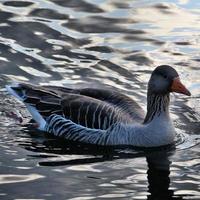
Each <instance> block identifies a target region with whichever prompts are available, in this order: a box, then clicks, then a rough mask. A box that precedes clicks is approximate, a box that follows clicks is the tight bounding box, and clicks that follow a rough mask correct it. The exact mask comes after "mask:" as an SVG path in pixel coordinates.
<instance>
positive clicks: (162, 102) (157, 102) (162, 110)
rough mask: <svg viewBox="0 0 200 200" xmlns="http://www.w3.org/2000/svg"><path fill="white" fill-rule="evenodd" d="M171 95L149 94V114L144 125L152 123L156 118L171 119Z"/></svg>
mask: <svg viewBox="0 0 200 200" xmlns="http://www.w3.org/2000/svg"><path fill="white" fill-rule="evenodd" d="M169 102H170V97H169V93H167V94H151V93H149V92H148V94H147V114H146V117H145V119H144V124H147V123H149V122H151V121H152V120H153V119H154V118H155V117H159V116H161V115H164V116H166V117H167V118H169Z"/></svg>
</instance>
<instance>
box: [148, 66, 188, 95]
mask: <svg viewBox="0 0 200 200" xmlns="http://www.w3.org/2000/svg"><path fill="white" fill-rule="evenodd" d="M170 92H175V93H181V94H185V95H187V96H190V95H191V93H190V92H189V90H188V89H187V88H186V87H185V86H184V85H183V84H182V83H181V81H180V78H179V75H178V73H177V71H176V70H175V69H174V68H172V67H170V66H169V65H161V66H158V67H157V68H156V69H155V70H154V71H153V72H152V75H151V78H150V80H149V83H148V94H154V95H166V94H169V93H170Z"/></svg>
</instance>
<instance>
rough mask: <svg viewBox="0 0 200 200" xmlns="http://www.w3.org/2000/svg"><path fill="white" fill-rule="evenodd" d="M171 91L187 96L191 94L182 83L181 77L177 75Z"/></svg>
mask: <svg viewBox="0 0 200 200" xmlns="http://www.w3.org/2000/svg"><path fill="white" fill-rule="evenodd" d="M171 91H172V92H176V93H181V94H185V95H187V96H191V93H190V91H189V90H188V89H187V88H186V87H185V86H184V85H183V84H182V83H181V81H180V78H179V77H177V78H175V79H174V80H173V82H172V86H171Z"/></svg>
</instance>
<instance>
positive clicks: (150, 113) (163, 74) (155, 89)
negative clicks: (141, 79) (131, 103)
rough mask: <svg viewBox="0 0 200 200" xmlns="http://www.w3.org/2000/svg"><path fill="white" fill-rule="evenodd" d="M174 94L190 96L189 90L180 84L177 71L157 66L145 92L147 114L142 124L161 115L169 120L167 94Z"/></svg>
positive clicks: (168, 99)
mask: <svg viewBox="0 0 200 200" xmlns="http://www.w3.org/2000/svg"><path fill="white" fill-rule="evenodd" d="M170 92H176V93H181V94H185V95H187V96H190V95H191V93H190V92H189V90H188V89H187V88H186V87H185V86H184V85H183V84H182V83H181V81H180V78H179V75H178V73H177V71H176V70H175V69H174V68H172V67H170V66H168V65H161V66H158V67H157V68H156V69H155V70H154V71H153V72H152V75H151V78H150V80H149V83H148V92H147V114H146V117H145V119H144V123H149V122H151V121H152V120H153V119H154V118H155V117H156V116H157V117H158V116H160V115H161V113H163V114H164V115H165V116H167V118H169V109H168V107H169V101H170V98H169V94H170Z"/></svg>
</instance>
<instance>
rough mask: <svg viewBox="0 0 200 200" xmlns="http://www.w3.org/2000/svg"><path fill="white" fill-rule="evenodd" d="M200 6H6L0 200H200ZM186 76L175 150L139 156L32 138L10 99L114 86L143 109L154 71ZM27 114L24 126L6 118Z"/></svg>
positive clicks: (176, 1)
mask: <svg viewBox="0 0 200 200" xmlns="http://www.w3.org/2000/svg"><path fill="white" fill-rule="evenodd" d="M199 8H200V2H199V1H195V0H167V1H157V0H152V1H147V0H140V1H139V0H138V1H137V0H136V1H131V0H126V1H121V0H109V1H104V0H87V1H86V0H79V1H75V0H74V1H73V0H67V1H66V0H49V1H47V0H23V1H22V0H17V1H12V0H11V1H10V0H1V1H0V88H1V91H0V93H1V96H0V99H1V102H0V104H1V105H0V135H1V137H0V152H1V156H0V198H1V199H5V200H10V199H37V200H39V199H40V200H41V199H47V200H53V199H55V198H56V199H60V200H62V199H71V200H78V199H81V200H82V199H83V200H86V199H88V200H89V199H163V200H164V199H200V192H199V191H200V187H199V185H200V181H199V180H200V176H199V170H200V165H199V163H200V159H199V155H200V153H199V147H200V146H199V143H200V135H199V133H200V71H199V64H200V53H199V47H200V34H199V33H200V9H199ZM161 64H169V65H171V66H174V67H175V68H176V69H177V71H178V72H179V74H180V76H181V79H182V81H183V82H184V83H185V84H186V85H187V87H188V88H189V90H190V91H191V93H192V96H191V97H185V96H182V95H177V94H176V95H172V96H171V100H172V103H171V115H172V118H173V121H174V123H175V127H176V131H177V144H176V149H174V148H170V149H168V148H164V149H163V148H162V149H158V150H151V151H145V152H144V151H142V150H132V149H104V148H95V147H88V146H85V145H81V144H77V143H69V142H63V141H60V140H57V139H56V138H52V137H49V136H48V135H44V134H43V133H40V132H38V131H37V130H34V129H30V128H29V129H28V128H27V126H25V125H23V124H27V123H28V122H29V120H30V115H29V114H28V113H27V111H26V109H25V107H24V106H23V105H22V104H21V103H20V102H18V101H16V100H15V99H14V98H12V97H10V96H9V95H8V94H7V93H6V91H5V90H4V86H5V85H6V84H9V83H10V82H12V81H15V82H16V81H23V82H31V83H33V84H41V85H43V84H51V85H62V86H67V87H79V86H81V87H84V86H85V87H86V86H90V87H91V86H92V87H97V88H99V87H101V88H102V87H105V85H109V86H111V87H115V88H116V89H117V90H119V91H121V92H123V93H125V94H127V95H129V96H131V97H132V98H133V99H135V100H137V101H138V102H139V103H140V105H141V106H142V107H143V108H144V109H145V105H146V85H147V82H148V79H149V76H150V73H151V71H152V70H153V69H154V68H155V66H157V65H161ZM16 110H20V113H19V114H20V115H22V116H23V118H24V122H23V124H19V123H18V122H17V121H15V120H13V119H12V118H10V117H9V116H8V113H10V112H11V111H15V112H16Z"/></svg>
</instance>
